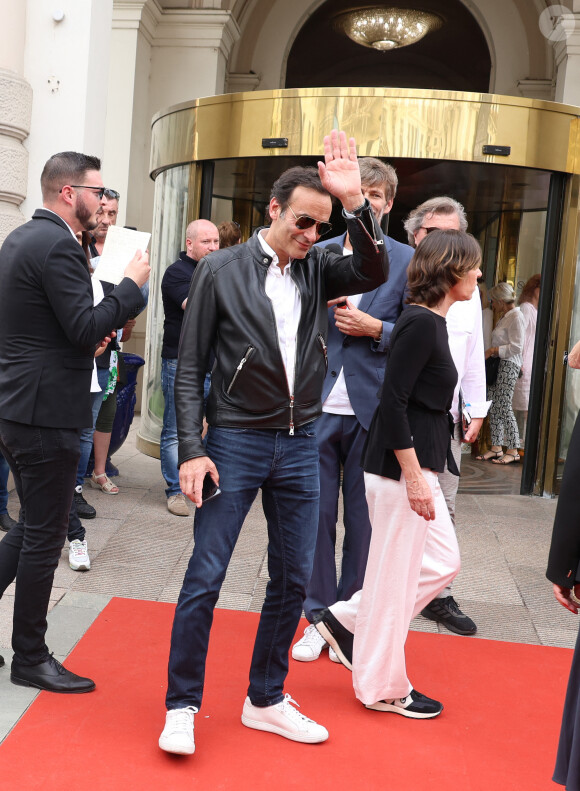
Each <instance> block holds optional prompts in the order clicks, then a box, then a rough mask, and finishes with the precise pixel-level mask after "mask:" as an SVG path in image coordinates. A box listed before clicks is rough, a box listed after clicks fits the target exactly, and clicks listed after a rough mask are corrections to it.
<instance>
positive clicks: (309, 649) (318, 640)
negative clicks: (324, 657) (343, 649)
mask: <svg viewBox="0 0 580 791" xmlns="http://www.w3.org/2000/svg"><path fill="white" fill-rule="evenodd" d="M327 645H328V643H327V642H326V640H325V639H324V637H322V635H321V634H320V633H319V632H318V631H317V630H316V627H315V626H314V625H313V624H310V625H309V626H307V627H306V629H305V630H304V637H301V638H300V640H298V642H297V643H296V644H295V645H293V646H292V659H297V660H298V661H299V662H314V660H315V659H318V657H319V656H320V654H321V652H322V649H323V648H326V646H327Z"/></svg>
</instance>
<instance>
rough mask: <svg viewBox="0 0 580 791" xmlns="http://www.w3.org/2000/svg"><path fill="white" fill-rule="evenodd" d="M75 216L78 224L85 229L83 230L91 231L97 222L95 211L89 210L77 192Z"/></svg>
mask: <svg viewBox="0 0 580 791" xmlns="http://www.w3.org/2000/svg"><path fill="white" fill-rule="evenodd" d="M75 217H76V218H77V220H78V221H79V223H80V225H81V226H82V227H83V228H84V229H85V231H92V230H94V229H95V228H96V227H97V225H98V224H99V222H98V220H97V217H96V212H90V211H89V209H88V207H87V205H86V203H85V200H84V198H83V196H82V194H80V193H78V192H77V205H76V211H75Z"/></svg>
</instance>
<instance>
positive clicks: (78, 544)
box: [68, 538, 91, 571]
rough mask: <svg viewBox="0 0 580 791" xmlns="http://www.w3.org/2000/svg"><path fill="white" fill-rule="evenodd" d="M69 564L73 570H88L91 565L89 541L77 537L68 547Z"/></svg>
mask: <svg viewBox="0 0 580 791" xmlns="http://www.w3.org/2000/svg"><path fill="white" fill-rule="evenodd" d="M68 564H69V566H70V567H71V569H72V570H73V571H88V570H89V569H90V567H91V559H90V558H89V550H88V549H87V542H86V540H85V541H79V540H78V538H75V540H74V541H71V542H70V544H69V547H68Z"/></svg>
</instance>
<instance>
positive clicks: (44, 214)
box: [32, 209, 74, 234]
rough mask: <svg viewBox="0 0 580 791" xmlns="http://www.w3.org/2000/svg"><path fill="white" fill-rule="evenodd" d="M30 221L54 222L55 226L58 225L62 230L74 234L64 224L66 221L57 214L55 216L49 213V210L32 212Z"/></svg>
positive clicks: (53, 213)
mask: <svg viewBox="0 0 580 791" xmlns="http://www.w3.org/2000/svg"><path fill="white" fill-rule="evenodd" d="M32 219H33V220H51V221H52V222H55V223H56V224H57V225H60V226H61V227H62V228H64V229H65V230H66V231H68V232H69V233H73V234H74V232H73V231H72V228H71V227H70V225H69V224H68V223H67V222H66V220H63V218H62V217H61V216H60V215H59V214H56V213H55V212H53V211H51V210H50V209H37V210H36V211H35V212H34V214H33V215H32Z"/></svg>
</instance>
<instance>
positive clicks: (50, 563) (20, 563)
mask: <svg viewBox="0 0 580 791" xmlns="http://www.w3.org/2000/svg"><path fill="white" fill-rule="evenodd" d="M79 439H80V430H79V429H60V428H41V427H38V426H28V425H25V424H23V423H14V422H12V421H9V420H2V419H0V451H1V452H2V454H3V455H4V457H5V459H6V461H7V462H8V464H9V466H10V469H11V470H12V474H13V476H14V483H15V485H16V490H17V492H18V496H19V497H20V503H21V509H20V516H19V518H18V524H17V525H16V526H15V527H13V528H12V529H11V530H10V531H9V532H8V533H7V534H6V535H5V536H4V538H3V540H2V541H1V542H0V595H2V594H3V593H4V591H5V590H6V588H7V587H8V585H10V583H11V582H12V581H13V580H15V581H16V590H15V596H14V619H13V629H12V648H13V650H14V659H15V660H16V661H17V662H19V663H21V664H25V665H36V664H40V662H44V660H45V659H46V658H47V657H48V655H49V651H48V648H47V646H46V643H45V640H44V638H45V634H46V626H47V624H46V614H47V612H48V604H49V599H50V592H51V590H52V583H53V580H54V572H55V570H56V567H57V566H58V561H59V558H60V553H61V551H62V547H63V545H64V541H65V538H66V535H67V527H68V521H69V512H70V508H71V501H72V495H73V491H74V486H75V481H76V471H77V466H78V462H79V456H80V442H79Z"/></svg>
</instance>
